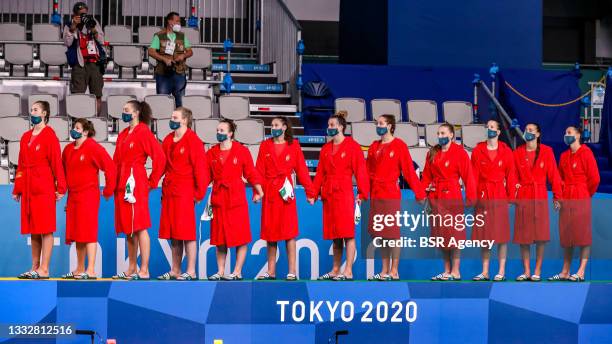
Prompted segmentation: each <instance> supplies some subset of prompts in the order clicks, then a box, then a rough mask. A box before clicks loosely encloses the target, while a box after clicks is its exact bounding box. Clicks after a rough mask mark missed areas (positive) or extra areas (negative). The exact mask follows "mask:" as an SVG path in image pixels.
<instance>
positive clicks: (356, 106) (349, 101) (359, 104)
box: [335, 98, 366, 123]
mask: <svg viewBox="0 0 612 344" xmlns="http://www.w3.org/2000/svg"><path fill="white" fill-rule="evenodd" d="M335 109H336V112H338V111H346V112H347V116H346V121H347V122H349V123H350V122H359V121H364V120H365V118H366V107H365V100H363V99H361V98H337V99H336V101H335Z"/></svg>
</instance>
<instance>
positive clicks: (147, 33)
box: [138, 26, 161, 44]
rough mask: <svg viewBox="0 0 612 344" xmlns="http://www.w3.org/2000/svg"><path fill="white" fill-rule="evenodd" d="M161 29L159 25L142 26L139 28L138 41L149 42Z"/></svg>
mask: <svg viewBox="0 0 612 344" xmlns="http://www.w3.org/2000/svg"><path fill="white" fill-rule="evenodd" d="M159 31H161V28H159V27H157V26H141V27H139V28H138V43H143V44H149V43H151V40H152V39H153V36H154V35H155V34H156V33H158V32H159Z"/></svg>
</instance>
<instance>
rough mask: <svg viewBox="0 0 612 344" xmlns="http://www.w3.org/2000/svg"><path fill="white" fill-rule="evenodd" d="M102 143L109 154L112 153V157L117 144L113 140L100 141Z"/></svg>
mask: <svg viewBox="0 0 612 344" xmlns="http://www.w3.org/2000/svg"><path fill="white" fill-rule="evenodd" d="M100 145H102V147H104V149H105V150H106V152H107V153H108V155H110V157H111V158H112V157H113V155H114V154H115V144H114V143H112V142H100Z"/></svg>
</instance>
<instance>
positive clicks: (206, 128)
mask: <svg viewBox="0 0 612 344" xmlns="http://www.w3.org/2000/svg"><path fill="white" fill-rule="evenodd" d="M218 124H219V120H216V119H200V120H197V121H195V129H196V134H198V137H199V138H200V140H202V141H203V142H204V143H210V144H212V143H217V125H218Z"/></svg>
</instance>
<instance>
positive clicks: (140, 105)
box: [128, 100, 152, 125]
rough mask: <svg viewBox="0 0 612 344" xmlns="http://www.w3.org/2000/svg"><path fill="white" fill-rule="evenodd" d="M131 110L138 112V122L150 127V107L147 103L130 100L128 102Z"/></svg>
mask: <svg viewBox="0 0 612 344" xmlns="http://www.w3.org/2000/svg"><path fill="white" fill-rule="evenodd" d="M128 104H130V105H131V106H132V108H133V109H134V110H135V111H136V112H138V121H139V122H142V123H144V124H146V125H151V113H152V111H151V106H150V105H149V104H148V103H147V102H144V101H142V102H140V101H138V100H130V101H129V102H128Z"/></svg>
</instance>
